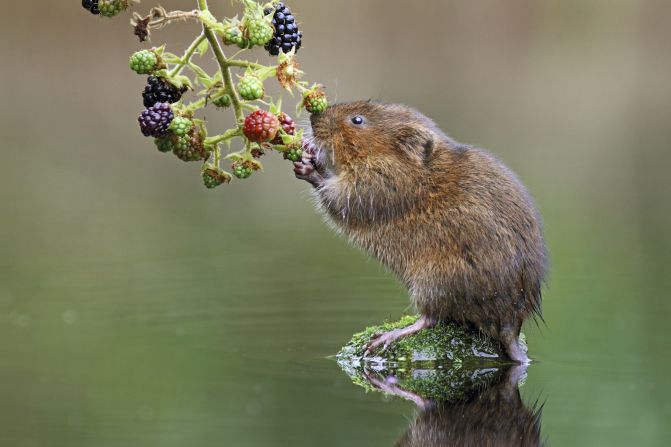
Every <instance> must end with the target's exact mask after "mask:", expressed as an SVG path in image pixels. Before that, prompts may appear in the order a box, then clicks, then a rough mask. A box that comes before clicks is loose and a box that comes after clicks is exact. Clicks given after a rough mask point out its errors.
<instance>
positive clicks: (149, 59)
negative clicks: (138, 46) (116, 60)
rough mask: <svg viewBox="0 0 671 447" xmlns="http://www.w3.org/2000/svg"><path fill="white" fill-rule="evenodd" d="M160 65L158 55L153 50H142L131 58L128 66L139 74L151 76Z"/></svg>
mask: <svg viewBox="0 0 671 447" xmlns="http://www.w3.org/2000/svg"><path fill="white" fill-rule="evenodd" d="M158 64H159V58H158V55H157V54H156V53H155V52H154V51H152V50H142V51H138V52H136V53H133V55H132V56H131V57H130V60H129V62H128V65H129V66H130V68H131V70H133V71H134V72H135V73H137V74H151V73H153V72H154V71H155V70H156V69H157V68H158Z"/></svg>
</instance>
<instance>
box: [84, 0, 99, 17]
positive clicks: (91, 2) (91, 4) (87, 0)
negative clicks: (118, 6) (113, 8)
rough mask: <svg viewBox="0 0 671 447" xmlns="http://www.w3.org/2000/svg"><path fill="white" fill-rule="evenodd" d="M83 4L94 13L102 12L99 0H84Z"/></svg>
mask: <svg viewBox="0 0 671 447" xmlns="http://www.w3.org/2000/svg"><path fill="white" fill-rule="evenodd" d="M82 6H83V7H84V9H86V10H87V11H90V12H91V14H94V15H98V14H100V8H98V0H82Z"/></svg>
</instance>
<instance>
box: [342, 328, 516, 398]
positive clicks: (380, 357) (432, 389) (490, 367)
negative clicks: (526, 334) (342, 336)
mask: <svg viewBox="0 0 671 447" xmlns="http://www.w3.org/2000/svg"><path fill="white" fill-rule="evenodd" d="M417 318H418V317H417V316H405V317H403V318H401V319H400V320H399V321H396V322H389V323H384V324H381V325H379V326H373V327H369V328H367V329H365V330H364V331H362V332H359V333H357V334H354V336H352V339H351V340H350V341H349V343H347V345H345V346H344V347H343V348H342V349H341V350H340V352H339V353H338V354H337V355H336V360H337V361H338V364H339V365H340V367H341V368H342V369H343V371H345V373H346V374H347V375H348V376H349V377H350V379H351V380H352V382H353V383H355V384H356V385H359V386H361V387H363V388H364V389H366V390H367V391H373V390H376V391H380V389H379V387H378V386H376V385H375V383H374V382H375V378H377V379H379V380H387V379H389V378H393V383H394V384H395V385H394V386H395V387H398V388H400V389H403V390H406V391H409V392H411V393H414V394H416V395H418V396H421V397H423V398H429V399H435V400H440V401H454V400H460V399H463V398H465V397H466V396H468V395H469V394H471V393H473V392H475V391H477V390H478V389H481V388H482V387H483V386H486V385H487V384H489V383H491V382H493V381H495V380H497V378H498V377H499V376H500V374H501V373H502V371H503V370H505V369H506V368H507V365H509V362H508V360H507V358H506V357H505V355H504V351H503V348H502V346H501V345H500V344H499V343H498V342H496V341H494V340H491V339H490V338H488V337H486V336H483V335H482V334H480V333H477V332H472V331H469V330H467V329H465V328H464V327H462V326H460V325H457V324H439V325H437V326H435V327H433V328H429V329H424V330H422V331H420V332H418V333H417V334H414V335H410V336H408V337H404V338H402V339H400V340H397V341H396V342H394V343H393V344H391V345H390V346H389V347H388V348H387V350H386V351H385V352H383V353H379V354H375V355H374V356H369V357H366V358H365V359H364V358H363V353H364V351H365V346H366V344H367V343H368V342H369V341H370V340H371V337H372V336H373V335H375V334H378V333H381V332H387V331H390V330H394V329H400V328H404V327H406V326H410V325H411V324H413V323H414V322H415V321H417ZM382 391H383V392H385V391H384V390H382Z"/></svg>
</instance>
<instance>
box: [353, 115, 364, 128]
mask: <svg viewBox="0 0 671 447" xmlns="http://www.w3.org/2000/svg"><path fill="white" fill-rule="evenodd" d="M363 122H364V119H363V116H360V115H357V116H355V117H353V118H352V124H356V125H357V126H360V125H362V124H363Z"/></svg>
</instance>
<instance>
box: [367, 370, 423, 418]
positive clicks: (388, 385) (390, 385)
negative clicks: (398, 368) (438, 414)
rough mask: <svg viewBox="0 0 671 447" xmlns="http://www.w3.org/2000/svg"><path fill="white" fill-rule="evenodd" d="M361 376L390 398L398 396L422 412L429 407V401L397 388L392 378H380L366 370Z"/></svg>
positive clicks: (394, 378)
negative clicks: (413, 404) (412, 403)
mask: <svg viewBox="0 0 671 447" xmlns="http://www.w3.org/2000/svg"><path fill="white" fill-rule="evenodd" d="M363 375H364V376H365V377H366V380H368V383H370V384H371V385H373V386H374V387H375V388H377V389H378V390H380V391H382V392H384V393H386V394H390V395H392V396H398V397H401V398H403V399H407V400H411V401H413V402H414V403H415V405H417V406H418V407H419V408H421V409H422V410H424V409H426V408H427V407H429V406H430V405H431V400H430V399H425V398H423V397H422V396H420V395H419V394H417V393H413V392H412V391H408V390H406V389H404V388H401V387H400V386H398V383H397V382H398V380H397V379H396V377H394V376H388V377H380V376H379V375H378V373H376V372H372V371H370V370H368V369H367V368H364V370H363Z"/></svg>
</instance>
